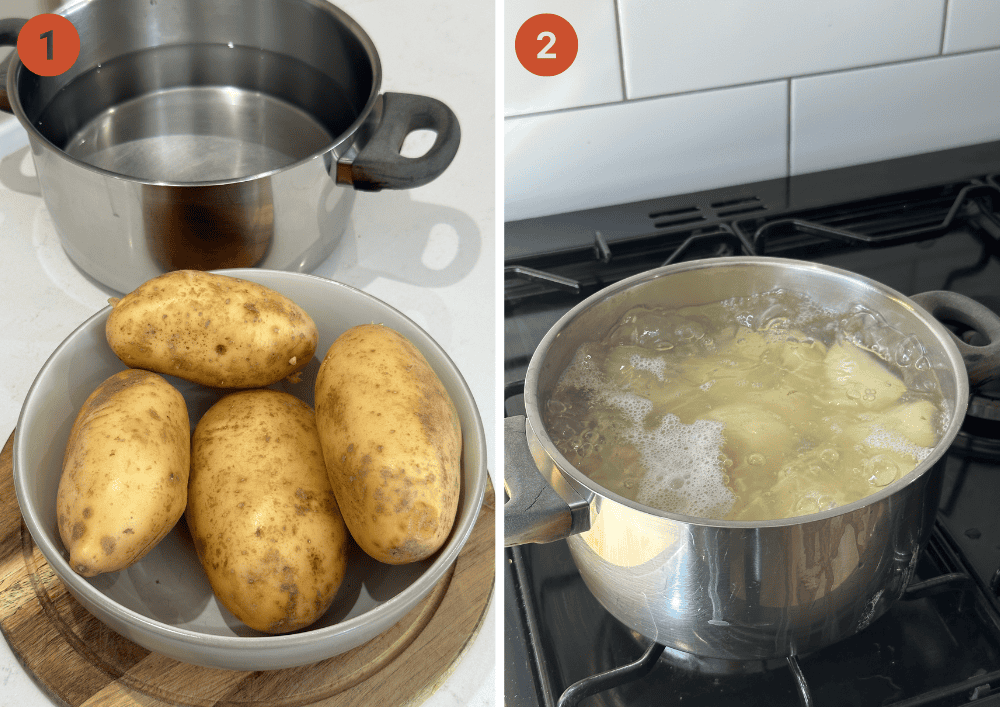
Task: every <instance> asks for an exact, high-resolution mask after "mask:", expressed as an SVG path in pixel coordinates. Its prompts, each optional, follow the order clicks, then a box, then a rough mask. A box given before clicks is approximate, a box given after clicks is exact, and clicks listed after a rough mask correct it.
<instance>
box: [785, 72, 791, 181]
mask: <svg viewBox="0 0 1000 707" xmlns="http://www.w3.org/2000/svg"><path fill="white" fill-rule="evenodd" d="M785 131H786V132H785V135H786V138H787V139H786V141H785V176H786V177H791V176H792V80H791V79H788V121H787V123H786V125H785Z"/></svg>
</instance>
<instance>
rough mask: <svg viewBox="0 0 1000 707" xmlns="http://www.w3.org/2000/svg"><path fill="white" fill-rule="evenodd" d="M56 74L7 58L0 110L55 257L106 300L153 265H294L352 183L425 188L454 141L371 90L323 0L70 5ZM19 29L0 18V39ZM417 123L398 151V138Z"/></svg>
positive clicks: (360, 40)
mask: <svg viewBox="0 0 1000 707" xmlns="http://www.w3.org/2000/svg"><path fill="white" fill-rule="evenodd" d="M59 14H61V15H63V16H64V17H66V18H68V19H69V20H70V21H71V22H72V23H73V26H74V27H75V28H76V29H77V31H78V33H79V34H80V55H79V57H78V58H77V60H76V62H75V64H74V65H73V66H72V68H71V69H69V70H68V71H67V72H65V73H63V74H60V75H58V76H38V75H36V74H34V73H32V72H31V71H29V70H28V69H27V68H26V67H25V66H24V65H23V64H22V63H21V62H20V60H19V59H18V58H17V54H16V52H15V53H14V54H13V55H12V56H13V60H12V61H11V62H10V64H9V65H8V68H7V75H6V77H5V79H2V77H0V79H2V80H0V108H2V109H4V110H7V111H9V112H13V113H14V115H15V116H17V118H18V120H19V121H20V123H21V125H22V126H23V127H24V128H25V130H27V132H28V139H29V143H30V146H31V153H32V157H33V159H34V163H35V171H36V172H37V175H38V181H39V185H40V187H41V193H42V197H43V199H44V200H45V204H46V207H47V208H48V211H49V213H50V214H51V216H52V220H53V223H54V225H55V228H56V231H57V232H58V234H59V237H60V240H61V243H62V245H63V248H64V249H65V251H66V253H67V254H68V255H69V257H70V258H71V259H72V260H73V261H74V262H75V263H76V265H77V266H79V267H80V268H81V269H82V270H84V271H85V272H86V273H87V274H89V275H90V276H92V277H94V278H95V279H96V280H98V281H100V282H102V283H104V284H105V285H108V286H109V287H111V288H114V289H115V290H118V291H120V292H128V291H131V290H132V289H134V288H135V287H136V286H138V285H139V284H141V283H142V282H144V281H146V280H148V279H150V278H152V277H155V276H156V275H159V274H161V273H163V272H166V271H168V270H176V269H182V268H192V269H199V270H211V269H219V268H233V267H252V266H260V267H266V268H270V269H277V270H295V271H309V270H312V269H313V268H315V267H316V266H317V265H319V263H321V262H322V261H323V260H325V259H326V258H327V257H329V255H330V254H331V253H332V251H333V249H334V247H335V246H336V244H337V242H338V241H339V239H340V237H341V236H342V234H343V233H344V230H345V228H346V226H347V224H348V217H349V215H350V212H351V209H352V207H353V205H354V201H355V191H356V190H362V191H378V190H381V189H408V188H411V187H416V186H420V185H422V184H426V183H427V182H429V181H431V180H432V179H434V178H436V177H437V176H438V175H440V174H441V173H442V172H443V171H444V170H445V169H446V168H447V167H448V165H449V164H450V163H451V161H452V159H453V158H454V156H455V154H456V152H457V150H458V145H459V140H460V129H459V125H458V120H457V118H456V117H455V114H454V113H453V112H452V111H451V110H450V109H449V108H448V107H447V106H446V105H445V104H444V103H442V102H440V101H438V100H436V99H433V98H429V97H426V96H415V95H411V94H402V93H384V94H383V93H380V85H381V80H382V68H381V64H380V62H379V57H378V53H377V52H376V50H375V46H374V44H373V43H372V41H371V39H370V38H369V37H368V35H367V34H366V33H365V32H364V30H363V29H362V28H361V27H360V26H358V24H357V23H356V22H354V20H352V19H351V18H350V17H349V16H348V15H347V14H346V13H344V12H343V11H342V10H340V9H338V8H337V7H335V6H333V5H331V4H330V3H328V2H326V0H251V1H247V0H213V2H199V1H198V0H160V1H159V2H156V1H155V0H154V1H153V2H130V3H124V2H115V1H113V0H79V1H77V2H73V3H71V4H69V5H67V6H66V7H64V8H61V9H60V10H59ZM24 22H25V21H24V20H16V19H8V20H3V21H0V45H7V46H14V45H16V42H17V36H18V32H19V31H20V29H21V27H22V26H23V24H24ZM425 129H426V130H433V131H434V132H435V133H436V138H435V141H434V143H433V145H432V146H431V148H430V149H429V150H428V151H427V152H426V153H425V154H424V155H422V156H420V157H417V158H408V157H403V156H402V155H401V154H400V147H401V145H402V143H403V140H404V138H405V137H406V136H407V135H408V134H409V133H411V132H413V131H416V130H425Z"/></svg>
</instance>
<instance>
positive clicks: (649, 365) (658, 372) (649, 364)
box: [628, 354, 667, 380]
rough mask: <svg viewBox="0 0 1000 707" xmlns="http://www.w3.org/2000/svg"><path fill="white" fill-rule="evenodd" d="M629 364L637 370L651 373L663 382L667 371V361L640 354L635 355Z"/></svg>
mask: <svg viewBox="0 0 1000 707" xmlns="http://www.w3.org/2000/svg"><path fill="white" fill-rule="evenodd" d="M628 362H629V364H630V365H631V366H632V368H634V369H635V370H637V371H649V372H650V373H652V374H653V375H654V376H656V377H657V378H659V379H660V380H663V376H664V374H665V373H666V370H667V362H666V360H665V359H663V358H658V357H655V356H640V355H639V354H633V355H632V357H631V358H629V360H628Z"/></svg>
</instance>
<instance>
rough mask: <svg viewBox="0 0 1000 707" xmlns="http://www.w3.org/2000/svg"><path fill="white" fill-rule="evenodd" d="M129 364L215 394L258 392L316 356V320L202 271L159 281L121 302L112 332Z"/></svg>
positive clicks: (268, 294) (271, 296)
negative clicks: (217, 391) (218, 390)
mask: <svg viewBox="0 0 1000 707" xmlns="http://www.w3.org/2000/svg"><path fill="white" fill-rule="evenodd" d="M105 333H106V335H107V339H108V344H110V345H111V348H112V350H113V351H114V352H115V355H117V356H118V358H120V359H121V360H122V362H123V363H125V365H127V366H130V367H132V368H145V369H147V370H151V371H156V372H158V373H166V374H170V375H173V376H177V377H178V378H183V379H184V380H188V381H192V382H194V383H201V384H202V385H207V386H212V387H215V388H257V387H263V386H266V385H270V384H271V383H276V382H277V381H279V380H281V379H282V378H287V377H288V376H291V375H293V374H294V373H296V372H297V371H300V370H301V369H302V368H304V367H305V365H306V364H307V363H308V362H309V360H310V359H311V358H312V357H313V355H314V354H315V352H316V346H317V345H318V343H319V333H318V331H317V330H316V325H315V324H314V323H313V320H312V319H311V318H310V317H309V315H308V314H306V312H305V311H303V310H302V308H300V307H299V306H298V305H296V304H295V303H294V302H292V301H291V300H289V299H288V298H287V297H285V296H284V295H281V294H279V293H278V292H275V291H274V290H271V289H269V288H267V287H264V286H263V285H258V284H256V283H254V282H249V281H247V280H240V279H238V278H233V277H226V276H224V275H215V274H213V273H208V272H200V271H196V270H178V271H175V272H170V273H167V274H165V275H161V276H159V277H156V278H153V279H152V280H149V281H148V282H146V283H144V284H142V285H140V286H139V287H138V288H137V289H136V290H134V291H133V292H131V293H130V294H128V295H126V296H125V297H123V298H122V299H121V300H119V301H117V302H115V303H114V309H112V311H111V314H110V315H109V316H108V322H107V326H106V328H105Z"/></svg>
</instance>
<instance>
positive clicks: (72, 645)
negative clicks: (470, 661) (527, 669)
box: [0, 434, 495, 707]
mask: <svg viewBox="0 0 1000 707" xmlns="http://www.w3.org/2000/svg"><path fill="white" fill-rule="evenodd" d="M13 441H14V435H13V434H12V435H11V436H10V438H9V439H8V440H7V444H6V445H5V446H4V448H3V451H2V452H0V630H2V632H3V634H4V636H5V637H6V639H7V641H8V643H10V645H11V647H12V648H13V650H14V652H15V653H16V654H17V656H18V657H19V658H20V660H21V662H22V664H23V665H24V666H25V668H26V669H27V670H28V671H29V672H31V673H32V674H34V675H35V677H36V678H37V680H38V681H39V682H40V683H41V684H42V685H43V686H44V687H45V688H46V689H47V690H48V691H49V693H50V695H51V696H52V698H53V701H54V702H55V703H56V704H60V703H62V704H65V705H70V706H71V707H80V706H86V707H139V706H141V707H164V706H167V705H170V706H171V707H173V706H176V705H191V706H197V707H223V706H234V707H235V706H236V705H242V706H249V705H255V706H267V707H277V706H278V705H281V706H282V707H294V706H299V705H302V706H305V705H311V706H312V705H315V706H321V707H342V706H345V705H375V706H377V707H395V706H396V705H418V704H420V703H421V702H423V701H424V700H425V699H426V698H427V697H428V696H430V695H431V694H432V693H433V692H434V691H435V689H436V688H437V687H438V685H440V683H441V682H442V681H443V680H444V679H445V678H446V677H447V675H448V674H449V673H450V672H451V670H452V669H453V667H454V666H455V664H456V663H457V661H458V659H459V658H460V657H461V656H462V654H463V653H464V651H465V650H466V648H467V647H468V646H469V645H470V644H471V642H472V639H473V638H474V637H475V636H476V634H477V633H478V631H479V627H480V626H481V624H482V620H483V617H484V615H485V613H486V608H487V606H488V604H489V600H490V596H491V595H492V593H493V584H494V575H495V567H494V559H493V558H494V550H493V548H494V526H493V519H494V505H495V501H494V492H493V488H492V486H490V487H489V488H487V492H486V499H485V500H484V503H483V507H482V509H481V510H480V514H479V519H478V521H477V523H476V526H475V528H474V529H473V531H472V535H471V536H470V538H469V540H468V542H467V543H466V545H465V547H464V548H463V550H462V553H461V554H460V555H459V557H458V560H457V561H456V562H455V565H454V566H453V567H452V569H451V570H450V571H449V573H448V574H447V575H446V576H445V577H444V579H442V580H441V582H440V583H439V584H438V586H437V587H435V588H434V590H433V591H432V592H431V594H430V595H429V596H428V597H427V598H426V599H424V601H423V602H421V603H420V605H418V606H417V607H416V608H415V609H413V611H411V612H410V613H409V614H407V615H406V616H405V617H404V618H403V619H402V620H401V621H400V622H399V623H398V624H396V625H395V626H394V627H392V628H391V629H389V630H388V631H386V632H385V633H383V634H382V635H380V636H378V637H377V638H375V639H373V640H371V641H369V642H368V643H366V644H364V645H362V646H359V647H358V648H355V649H354V650H352V651H349V652H347V653H344V654H343V655H339V656H335V657H333V658H330V659H328V660H324V661H321V662H319V663H314V664H312V665H307V666H304V667H301V668H289V669H286V670H274V671H260V672H239V671H230V670H220V669H213V668H202V667H199V666H195V665H189V664H187V663H181V662H178V661H176V660H173V659H172V658H167V657H165V656H162V655H159V654H157V653H151V652H150V651H148V650H146V649H145V648H142V647H140V646H138V645H136V644H134V643H132V642H131V641H129V640H128V639H126V638H124V637H122V636H120V635H119V634H117V633H115V632H114V631H112V630H111V629H109V628H108V627H106V626H105V625H104V624H102V623H101V622H100V621H98V620H97V619H96V618H94V616H93V615H91V614H90V613H89V612H88V611H87V610H86V609H84V608H83V607H82V606H81V605H80V604H79V603H78V602H77V601H76V600H75V599H74V598H73V597H72V596H70V594H69V593H68V592H67V591H66V588H65V586H64V585H63V583H62V582H61V581H60V580H59V579H58V578H57V577H56V576H55V574H54V573H53V571H52V568H51V567H49V565H48V563H47V562H46V561H45V559H44V558H43V557H42V555H41V553H40V552H39V551H38V548H37V547H36V546H35V544H34V543H33V542H32V539H31V535H30V534H29V533H28V530H27V528H26V527H25V526H24V523H23V522H22V521H21V512H20V509H19V508H18V505H17V499H16V497H15V495H14V480H13V466H12V449H13ZM484 667H485V666H484Z"/></svg>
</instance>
